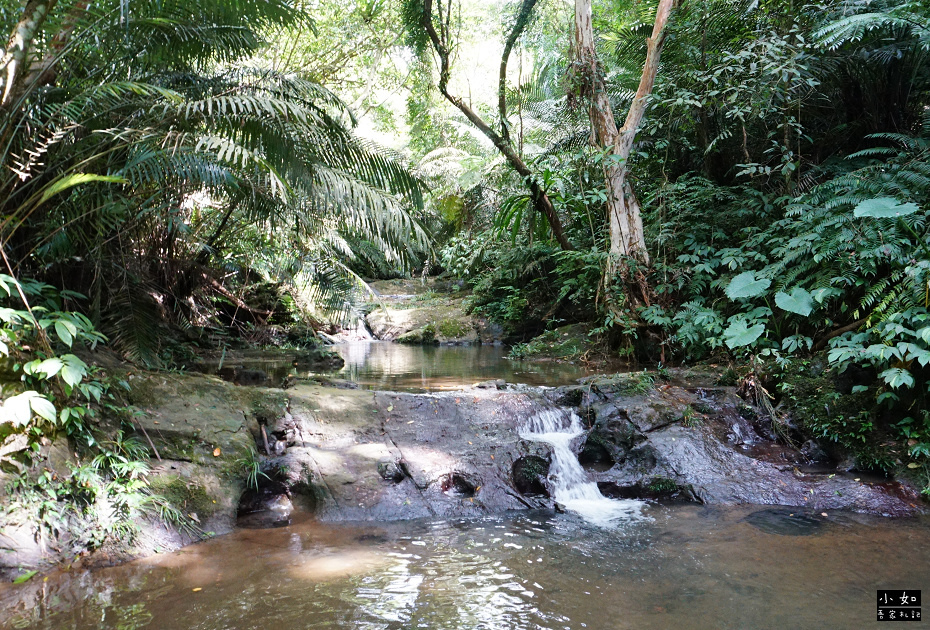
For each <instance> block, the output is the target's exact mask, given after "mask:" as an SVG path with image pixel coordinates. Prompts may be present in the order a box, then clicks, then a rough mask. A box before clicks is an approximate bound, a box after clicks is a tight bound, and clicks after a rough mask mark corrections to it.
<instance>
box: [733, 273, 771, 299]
mask: <svg viewBox="0 0 930 630" xmlns="http://www.w3.org/2000/svg"><path fill="white" fill-rule="evenodd" d="M771 284H772V281H771V280H767V279H765V278H762V279H761V280H756V274H754V273H753V272H751V271H746V272H744V273H741V274H739V275H738V276H736V277H735V278H733V279H732V280H730V284H729V285H728V286H727V289H726V294H727V297H728V298H730V299H731V300H735V299H737V298H751V297H756V296H757V295H760V294H761V293H762V292H763V291H765V290H766V289H768V288H769V286H770V285H771Z"/></svg>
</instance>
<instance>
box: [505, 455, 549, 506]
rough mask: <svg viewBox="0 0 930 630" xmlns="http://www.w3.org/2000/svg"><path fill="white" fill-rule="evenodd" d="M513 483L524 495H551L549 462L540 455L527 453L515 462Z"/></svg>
mask: <svg viewBox="0 0 930 630" xmlns="http://www.w3.org/2000/svg"><path fill="white" fill-rule="evenodd" d="M512 471H513V472H512V475H513V483H514V486H516V488H517V491H518V492H519V493H520V494H523V495H540V496H544V497H548V496H549V482H548V479H547V477H548V476H549V462H548V461H547V460H545V459H543V458H542V457H539V456H538V455H526V456H524V457H521V458H519V459H518V460H516V461H515V462H514V463H513V468H512Z"/></svg>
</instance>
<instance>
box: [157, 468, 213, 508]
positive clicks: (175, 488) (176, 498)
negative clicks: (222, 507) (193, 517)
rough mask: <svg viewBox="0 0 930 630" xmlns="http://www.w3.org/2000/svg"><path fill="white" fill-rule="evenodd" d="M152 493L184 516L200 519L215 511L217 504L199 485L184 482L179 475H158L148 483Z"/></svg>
mask: <svg viewBox="0 0 930 630" xmlns="http://www.w3.org/2000/svg"><path fill="white" fill-rule="evenodd" d="M149 487H150V488H151V489H152V492H154V493H155V494H158V495H160V496H161V497H162V498H164V499H165V500H166V501H167V502H168V503H170V504H171V505H172V506H174V507H176V508H177V509H179V510H181V511H182V512H184V513H185V514H190V513H192V512H193V513H196V514H197V515H199V516H200V517H201V518H204V517H207V516H211V515H212V514H213V513H214V512H215V511H216V506H217V502H216V499H214V498H213V497H212V496H210V494H209V493H208V492H207V490H206V488H204V487H203V486H202V485H201V484H199V483H197V482H196V481H185V480H184V479H182V478H181V476H180V475H171V474H168V475H159V476H156V477H153V478H152V479H151V480H150V481H149Z"/></svg>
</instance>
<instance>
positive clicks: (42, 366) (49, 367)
mask: <svg viewBox="0 0 930 630" xmlns="http://www.w3.org/2000/svg"><path fill="white" fill-rule="evenodd" d="M63 366H64V361H62V360H61V359H59V358H57V357H52V358H51V359H46V360H45V361H42V362H41V363H39V365H37V366H35V368H34V371H35V372H41V373H43V374H45V376H46V378H52V377H53V376H55V375H56V374H58V372H60V371H61V368H62V367H63Z"/></svg>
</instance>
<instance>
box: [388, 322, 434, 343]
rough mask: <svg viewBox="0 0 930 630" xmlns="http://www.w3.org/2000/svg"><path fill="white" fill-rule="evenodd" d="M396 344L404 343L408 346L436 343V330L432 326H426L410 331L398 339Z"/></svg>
mask: <svg viewBox="0 0 930 630" xmlns="http://www.w3.org/2000/svg"><path fill="white" fill-rule="evenodd" d="M395 341H397V343H406V344H410V345H428V344H434V343H436V328H435V327H434V326H433V325H432V324H427V325H426V326H423V327H422V328H417V329H416V330H411V331H410V332H408V333H404V334H403V335H401V336H400V337H398V338H397V339H396V340H395Z"/></svg>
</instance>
